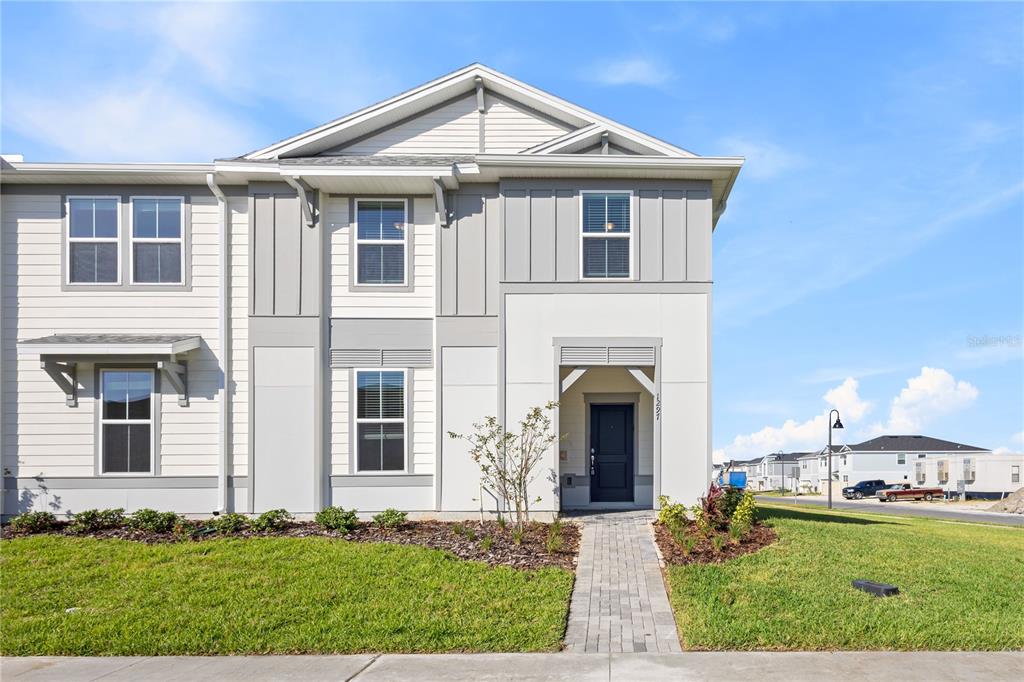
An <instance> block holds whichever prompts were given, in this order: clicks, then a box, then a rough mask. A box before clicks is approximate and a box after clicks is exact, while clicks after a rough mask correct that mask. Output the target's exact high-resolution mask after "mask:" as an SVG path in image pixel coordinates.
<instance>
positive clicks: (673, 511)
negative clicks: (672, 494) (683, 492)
mask: <svg viewBox="0 0 1024 682" xmlns="http://www.w3.org/2000/svg"><path fill="white" fill-rule="evenodd" d="M658 507H659V509H658V522H659V523H663V524H665V525H666V526H668V527H669V528H678V527H680V526H683V525H685V524H686V505H685V504H683V503H681V502H673V501H672V500H671V499H670V498H669V496H668V495H661V496H659V497H658Z"/></svg>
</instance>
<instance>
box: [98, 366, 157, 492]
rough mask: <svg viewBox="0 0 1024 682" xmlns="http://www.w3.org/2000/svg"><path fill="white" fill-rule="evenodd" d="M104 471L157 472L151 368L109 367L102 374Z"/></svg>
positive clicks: (101, 439)
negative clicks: (154, 461)
mask: <svg viewBox="0 0 1024 682" xmlns="http://www.w3.org/2000/svg"><path fill="white" fill-rule="evenodd" d="M100 386H101V390H102V393H101V398H102V405H101V410H102V411H101V413H100V452H101V453H102V460H101V470H102V471H103V473H105V474H148V473H152V471H153V457H152V453H153V386H154V377H153V370H151V369H117V370H113V369H105V370H102V371H101V373H100Z"/></svg>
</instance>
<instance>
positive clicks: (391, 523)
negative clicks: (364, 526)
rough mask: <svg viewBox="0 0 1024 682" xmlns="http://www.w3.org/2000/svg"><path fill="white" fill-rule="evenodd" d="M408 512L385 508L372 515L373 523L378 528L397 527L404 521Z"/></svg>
mask: <svg viewBox="0 0 1024 682" xmlns="http://www.w3.org/2000/svg"><path fill="white" fill-rule="evenodd" d="M408 516H409V515H408V514H407V513H405V512H403V511H398V510H397V509H385V510H384V511H382V512H381V513H379V514H377V515H376V516H374V517H373V523H374V525H376V526H377V527H378V528H398V527H399V526H401V525H402V524H403V523H405V520H406V518H408Z"/></svg>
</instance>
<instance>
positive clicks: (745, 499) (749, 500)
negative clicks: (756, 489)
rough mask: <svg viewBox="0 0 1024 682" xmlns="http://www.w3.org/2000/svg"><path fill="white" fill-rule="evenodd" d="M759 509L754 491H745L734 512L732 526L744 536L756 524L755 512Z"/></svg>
mask: <svg viewBox="0 0 1024 682" xmlns="http://www.w3.org/2000/svg"><path fill="white" fill-rule="evenodd" d="M756 511H757V504H756V503H755V502H754V493H752V492H750V491H749V490H748V491H746V492H745V493H743V496H742V497H741V498H740V502H739V504H738V505H736V510H735V511H734V512H733V513H732V519H731V527H732V528H735V529H736V532H737V533H739V535H740V537H741V538H742V537H743V536H744V535H746V534H747V533H748V532H750V528H751V526H753V525H754V513H755V512H756Z"/></svg>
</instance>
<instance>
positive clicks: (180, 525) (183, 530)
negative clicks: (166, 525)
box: [171, 516, 197, 540]
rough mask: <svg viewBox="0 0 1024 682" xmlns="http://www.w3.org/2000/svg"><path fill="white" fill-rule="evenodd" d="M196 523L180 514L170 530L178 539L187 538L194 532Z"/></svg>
mask: <svg viewBox="0 0 1024 682" xmlns="http://www.w3.org/2000/svg"><path fill="white" fill-rule="evenodd" d="M196 530H197V529H196V525H195V523H193V522H192V521H187V520H185V519H183V518H181V517H180V516H179V517H178V520H177V521H175V522H174V527H173V528H172V529H171V532H172V533H174V537H176V538H177V539H179V540H188V539H189V538H191V537H192V536H193V535H195V533H196Z"/></svg>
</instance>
